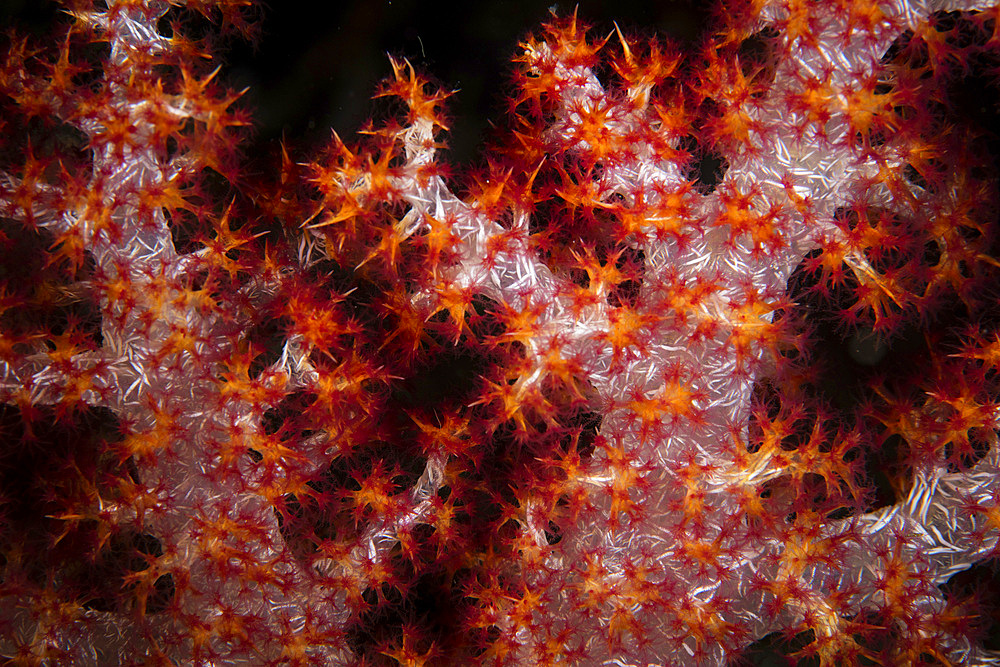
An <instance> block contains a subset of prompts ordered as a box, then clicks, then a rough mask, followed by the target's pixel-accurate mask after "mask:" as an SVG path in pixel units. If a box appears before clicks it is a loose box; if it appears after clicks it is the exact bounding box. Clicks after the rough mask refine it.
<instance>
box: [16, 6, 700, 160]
mask: <svg viewBox="0 0 1000 667" xmlns="http://www.w3.org/2000/svg"><path fill="white" fill-rule="evenodd" d="M707 4H709V3H706V2H701V1H699V0H691V1H690V2H685V1H683V0H682V1H679V2H650V1H649V0H645V1H640V0H613V1H608V0H582V1H581V2H580V3H579V5H578V6H577V7H578V9H577V12H578V16H579V18H580V19H581V20H583V21H585V22H587V23H589V24H591V25H593V26H594V30H593V34H594V35H595V36H597V35H600V36H604V35H607V34H608V33H609V32H611V31H612V30H614V22H617V24H618V25H619V26H620V28H621V29H622V31H623V32H624V33H625V34H627V35H635V34H647V35H652V34H658V35H660V36H669V37H671V38H673V39H675V40H678V41H680V42H689V43H690V42H693V41H695V40H696V39H697V38H698V35H699V34H700V33H701V31H702V30H704V27H705V25H706V23H707V21H708V14H707V9H706V5H707ZM307 6H308V7H309V8H308V10H307V9H304V8H305V7H307ZM550 8H552V9H553V10H555V11H556V12H557V14H558V15H560V16H564V15H567V14H570V13H572V12H573V9H574V5H573V4H569V3H560V4H553V2H552V0H498V1H495V2H463V3H458V2H436V1H433V0H345V1H343V2H336V1H334V2H327V3H322V2H320V3H304V2H301V1H300V0H285V1H283V2H282V1H280V0H272V1H271V2H269V3H267V4H265V5H262V6H261V7H260V10H259V14H260V19H261V20H260V21H259V26H260V34H259V36H258V39H257V41H256V45H255V46H254V45H251V44H248V43H246V42H241V41H240V40H237V39H231V40H228V42H226V43H223V44H220V45H218V46H221V47H222V48H221V49H217V51H220V50H221V53H218V62H219V63H221V64H222V65H223V70H222V71H221V72H220V75H219V76H220V77H224V79H225V81H226V82H227V83H228V85H230V86H231V87H233V88H236V89H243V88H247V87H248V88H249V90H248V92H247V93H246V95H245V97H244V102H245V103H246V105H247V106H249V107H250V108H251V109H253V110H254V118H255V121H256V126H257V131H256V134H255V135H254V144H251V145H250V146H247V148H248V149H249V150H250V151H253V150H255V149H257V148H265V147H266V146H272V147H273V146H274V145H275V144H276V142H277V140H278V139H280V138H281V137H282V136H284V137H285V138H286V140H287V141H288V142H289V143H290V144H291V145H292V146H293V147H295V148H296V149H297V150H298V151H301V150H305V152H306V153H309V152H310V149H311V148H312V147H314V146H315V148H316V149H318V148H319V147H320V146H322V145H323V144H325V143H327V142H328V140H329V137H330V130H331V129H334V130H336V131H337V132H338V133H339V134H340V135H341V137H343V138H344V139H345V140H348V141H349V140H350V139H351V138H352V137H353V135H354V132H355V131H356V130H357V129H358V128H359V127H360V126H361V125H362V124H363V123H364V121H365V120H366V119H367V117H368V115H369V114H370V112H371V103H370V100H371V95H372V93H373V92H374V91H375V89H376V87H377V85H378V82H379V81H380V80H382V79H383V78H385V77H386V76H388V75H389V74H390V72H391V69H390V66H389V60H388V57H387V54H391V55H393V56H396V57H405V58H408V59H409V60H410V62H411V63H412V64H413V65H414V66H415V67H417V68H418V70H419V71H420V72H421V73H423V74H424V75H427V76H429V77H431V79H432V81H434V82H435V83H437V84H439V85H440V86H441V87H443V88H446V89H451V90H455V89H457V90H458V92H457V93H456V94H455V95H454V96H452V97H451V98H450V99H449V102H448V111H449V116H450V117H451V119H452V127H451V132H450V134H449V137H448V139H447V141H448V144H449V147H450V160H449V161H450V162H451V163H452V164H453V165H455V166H458V165H461V164H463V163H467V162H469V161H472V160H474V158H475V150H476V147H477V146H479V145H480V144H481V142H482V139H483V137H484V134H485V132H486V131H487V129H488V121H489V120H490V119H496V118H498V117H500V116H501V115H502V114H503V109H504V101H503V96H504V93H505V91H507V90H508V89H509V86H508V82H509V74H510V71H511V64H510V60H511V58H512V57H514V56H515V55H517V53H518V49H517V44H518V42H519V41H521V40H523V39H525V38H526V37H527V36H528V35H529V33H530V32H531V31H535V32H536V33H537V30H538V27H539V25H540V24H541V23H542V22H543V21H545V20H546V19H548V18H550V17H551V13H550ZM57 20H62V18H61V16H60V10H59V5H58V4H57V3H56V2H54V1H53V0H0V26H4V27H6V26H17V27H18V29H19V30H20V31H22V32H23V31H27V32H34V33H36V34H38V35H39V36H42V37H44V36H46V35H47V34H48V33H49V31H50V30H51V26H52V24H53V22H54V21H57ZM203 29H204V28H203V27H198V26H194V27H193V30H195V31H198V30H203Z"/></svg>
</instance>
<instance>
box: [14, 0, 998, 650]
mask: <svg viewBox="0 0 1000 667" xmlns="http://www.w3.org/2000/svg"><path fill="white" fill-rule="evenodd" d="M244 4H245V3H242V2H219V3H191V8H192V9H194V10H197V11H202V12H205V13H206V14H207V15H210V16H220V15H221V16H222V17H223V18H224V19H225V23H226V24H227V25H236V26H238V27H242V26H244V25H245V24H243V23H242V22H241V18H240V17H241V13H240V9H241V7H242V5H244ZM985 4H986V3H972V2H969V3H961V2H952V3H948V4H947V5H946V6H943V5H939V4H937V3H934V4H932V3H927V4H921V3H909V4H901V3H886V4H881V5H878V4H875V3H868V2H864V1H858V2H850V1H846V2H830V3H805V2H788V3H763V2H761V3H753V6H752V7H751V6H746V7H742V6H741V7H740V9H739V11H736V10H733V9H731V8H730V9H729V10H728V12H729V13H725V12H722V13H720V16H719V22H718V26H717V27H718V29H717V31H716V32H714V33H713V37H712V40H711V41H709V42H706V44H705V45H704V46H703V47H702V48H701V49H700V50H699V51H698V52H697V53H695V54H689V55H687V56H684V55H683V54H681V53H680V52H679V51H677V50H675V49H674V48H673V47H670V46H664V45H662V44H658V43H656V42H643V41H640V40H634V39H629V38H626V37H625V36H624V35H622V34H621V33H620V32H617V34H612V35H611V36H610V37H609V38H607V39H605V40H594V39H593V38H592V37H588V36H587V35H586V31H585V30H584V28H583V26H581V25H580V23H579V22H578V21H577V20H576V18H575V17H571V18H567V19H556V20H554V21H553V22H552V23H551V24H550V25H548V26H546V28H545V31H544V34H543V37H542V38H541V39H538V40H534V39H533V40H530V41H529V42H527V43H526V44H524V45H523V47H524V50H523V55H522V56H521V57H520V58H519V59H518V61H519V64H520V68H521V69H520V74H519V75H518V79H517V81H516V84H517V91H518V92H517V93H516V96H515V98H514V99H512V100H511V103H512V110H513V113H512V117H511V120H510V124H509V126H508V127H507V128H505V130H504V133H502V136H503V139H501V140H500V141H498V142H497V145H496V146H495V147H494V148H493V149H492V152H490V153H488V155H489V157H488V160H487V164H486V166H485V167H484V168H483V169H482V170H480V171H479V172H477V173H476V174H475V175H473V176H472V177H470V179H469V180H468V182H466V183H465V184H464V185H462V186H460V187H455V186H450V185H449V183H454V182H455V181H454V180H452V181H449V180H448V179H447V178H446V173H445V170H444V168H443V166H442V165H441V164H440V163H439V162H438V159H439V158H438V153H439V151H440V149H441V143H440V142H441V136H440V135H441V133H442V130H444V129H446V121H445V119H444V116H443V114H442V103H443V101H444V99H445V97H446V95H444V94H442V93H439V92H432V91H431V90H430V86H429V85H428V84H427V83H426V82H425V81H424V80H423V79H421V78H420V77H419V76H418V75H417V74H416V73H415V72H414V71H413V69H412V68H411V67H410V66H409V64H408V63H405V62H397V61H393V63H392V65H393V69H394V76H393V78H392V79H390V80H389V82H388V83H387V84H386V85H385V87H384V89H383V90H382V91H381V93H380V94H381V95H382V96H385V97H392V98H399V99H401V100H402V101H403V102H404V106H405V110H406V113H405V115H404V117H402V118H400V119H398V120H396V121H389V122H387V123H386V124H384V125H382V126H377V127H376V126H372V127H369V128H366V130H365V139H364V141H363V142H362V144H361V145H360V146H358V147H350V146H347V145H345V144H343V143H342V142H341V141H340V140H339V139H336V138H335V140H334V142H333V145H332V146H331V147H330V148H329V150H328V151H327V153H326V155H325V156H324V158H322V159H321V160H320V161H319V162H318V163H316V164H312V165H308V166H307V167H308V169H307V171H308V175H307V176H306V177H305V180H303V181H296V180H295V179H296V178H302V177H301V175H299V174H298V170H299V167H296V166H295V165H294V164H293V161H292V159H291V158H288V157H287V156H285V160H284V171H283V173H282V175H281V179H280V183H279V184H278V185H275V186H272V187H265V186H260V189H259V190H258V191H256V192H255V193H254V196H253V197H247V196H244V195H245V193H241V192H240V190H241V187H242V183H243V178H242V176H241V175H240V174H239V172H238V170H237V169H236V167H235V166H234V165H235V164H236V163H235V161H234V156H233V152H232V143H233V141H234V137H235V136H236V135H235V134H234V130H235V129H236V128H238V127H239V126H240V125H242V124H243V123H244V120H243V119H242V117H241V116H240V115H239V114H238V113H236V112H235V111H234V110H233V102H234V101H235V99H236V97H235V96H232V95H229V94H227V93H225V92H223V91H220V90H218V89H217V87H216V85H215V84H214V83H213V81H212V75H211V74H210V73H207V72H203V71H201V69H200V68H201V67H202V62H201V61H202V59H203V54H202V51H201V45H199V44H197V43H195V42H189V41H185V40H183V39H182V38H181V37H180V36H179V34H177V35H175V36H173V37H169V38H168V37H165V36H163V34H162V33H163V32H164V29H163V25H164V23H163V21H162V20H161V18H162V17H163V16H164V15H165V14H166V13H167V9H168V6H167V5H166V4H164V3H159V2H154V1H152V0H150V1H148V2H135V1H131V2H124V1H123V2H110V3H109V5H110V8H108V9H106V10H103V11H93V12H83V11H75V12H74V16H75V18H76V20H77V26H76V28H75V33H74V35H71V38H69V39H67V40H66V41H65V43H64V46H63V47H62V49H61V51H60V52H59V54H58V55H57V56H56V57H55V58H53V59H52V60H51V61H46V60H44V59H43V58H40V57H38V56H37V55H36V54H35V53H34V52H32V51H31V50H30V48H29V47H28V46H27V45H26V43H25V42H21V41H18V40H13V41H12V42H11V45H10V46H9V52H8V57H7V62H6V64H5V65H4V66H3V68H2V69H0V73H2V78H0V90H2V92H3V95H4V96H5V101H4V105H5V106H4V110H5V116H9V117H10V118H11V120H10V122H9V125H10V127H12V128H14V129H17V130H23V131H24V132H25V133H27V134H28V135H29V136H30V137H31V139H30V140H29V141H28V142H27V144H25V145H24V146H22V147H21V148H22V149H23V150H22V151H20V153H22V154H18V152H17V151H13V150H11V149H10V148H9V147H5V148H4V152H3V159H4V165H3V167H4V168H5V169H6V171H4V172H2V173H0V214H2V216H3V220H2V224H3V228H2V231H3V236H4V239H5V245H6V252H7V256H5V257H4V259H3V263H4V272H3V274H2V277H3V279H4V284H3V285H4V286H3V290H2V291H0V324H2V327H3V329H2V333H3V339H2V340H3V344H2V345H0V359H2V364H3V366H2V385H0V398H2V401H3V403H4V406H3V411H2V412H0V426H2V428H3V429H4V437H5V438H6V440H5V442H4V444H3V445H2V447H3V448H4V449H3V450H2V451H3V456H4V458H3V460H2V463H0V465H2V466H3V481H4V487H5V488H3V489H2V490H0V508H2V510H0V521H2V525H3V528H4V533H5V535H6V537H3V538H2V539H0V547H2V552H0V566H2V568H3V569H2V577H0V594H2V598H0V655H2V656H3V657H4V658H5V659H9V660H12V661H13V662H14V664H74V665H85V664H95V665H97V664H110V663H114V664H152V663H156V664H200V665H221V664H248V665H251V664H252V665H260V664H274V665H279V664H280V665H285V664H288V665H305V664H318V665H326V664H366V665H382V664H387V665H392V664H400V665H421V664H428V665H431V664H480V663H482V664H516V665H529V664H530V665H534V664H539V665H545V664H573V665H591V664H593V665H597V664H618V665H649V664H724V663H725V662H726V660H727V659H736V658H737V656H739V654H740V652H741V651H743V650H745V649H746V648H747V646H748V645H750V644H751V643H752V642H755V640H760V639H761V638H763V637H765V636H766V635H768V633H771V632H774V631H779V630H780V631H784V632H786V634H787V635H788V636H789V637H791V636H795V637H796V641H797V648H796V649H795V650H798V651H799V655H802V656H815V657H816V658H818V659H819V662H820V664H831V665H832V664H854V663H857V664H916V663H921V662H927V663H933V664H989V663H990V662H991V660H995V659H996V656H995V655H993V654H991V653H990V651H988V650H987V647H986V646H985V645H984V644H983V643H982V642H981V641H979V639H978V638H977V636H976V634H975V631H974V630H975V625H974V623H973V622H972V621H970V620H969V619H971V618H973V617H974V616H975V615H976V613H977V611H978V608H977V607H975V606H969V605H968V604H967V602H966V601H965V600H964V599H957V598H956V596H953V595H946V593H945V591H946V589H947V586H945V585H944V584H945V582H947V581H948V580H949V579H950V578H951V577H952V576H953V575H954V574H955V573H957V572H961V571H963V570H966V569H968V568H969V567H970V566H972V565H973V564H975V563H976V562H978V561H981V560H984V559H987V558H991V557H993V554H994V551H995V548H996V545H997V531H998V528H1000V509H998V503H997V477H996V473H997V464H998V459H997V457H998V452H997V447H996V444H997V442H996V440H997V438H996V432H995V427H996V400H995V396H996V389H997V387H996V386H995V385H996V378H995V370H994V369H993V366H994V364H995V363H996V360H997V351H996V348H997V342H996V341H997V340H1000V337H998V336H997V332H996V331H995V330H994V328H993V327H995V325H994V324H991V322H992V321H993V320H995V319H996V318H995V316H991V314H990V313H991V311H995V299H996V292H995V291H992V292H991V291H990V285H995V284H996V278H997V266H998V262H997V260H995V259H994V258H993V256H992V253H993V252H994V249H993V248H992V245H991V244H993V243H994V242H995V238H994V236H995V233H996V231H995V224H993V223H995V217H996V215H997V208H996V203H997V202H996V185H997V183H996V178H995V174H994V173H991V172H990V169H989V166H990V165H989V163H988V157H984V154H983V150H981V149H980V148H978V147H977V146H978V144H977V142H978V141H979V139H978V135H976V134H975V132H976V130H975V129H970V127H973V126H974V122H973V121H969V120H968V119H965V120H961V119H958V118H952V117H951V116H949V115H948V113H949V111H950V108H949V106H948V105H949V104H950V102H949V100H950V99H952V97H954V96H955V95H957V94H958V93H956V91H955V90H953V89H951V88H949V87H948V85H947V83H946V82H947V81H954V80H961V79H960V74H965V75H967V74H968V71H967V70H971V69H974V68H975V67H976V65H977V64H982V63H983V62H986V63H988V64H989V63H992V67H993V68H994V70H989V73H990V74H991V75H992V74H993V72H994V71H995V66H996V64H997V60H996V59H995V56H992V55H991V54H994V53H995V51H996V49H997V43H996V40H995V38H994V35H993V31H994V30H995V28H996V11H995V10H992V9H988V8H987V7H986V6H985ZM973 7H978V8H979V9H980V10H982V11H972V9H973ZM945 10H947V11H945ZM957 10H962V11H961V12H958V11H957ZM174 32H177V33H179V30H175V31H174ZM81 35H83V36H86V37H94V36H96V37H99V38H100V40H101V41H98V42H97V43H104V44H105V45H106V46H107V47H108V48H107V49H106V51H104V52H101V53H100V56H99V58H100V59H101V60H100V72H101V76H100V77H97V78H93V75H92V73H91V78H90V79H87V74H86V72H87V65H86V63H84V64H83V65H81V66H79V67H78V66H77V65H75V64H74V63H75V61H74V60H73V57H74V55H73V53H71V50H72V47H73V45H75V44H77V41H75V40H77V39H78V38H79V37H80V36H81ZM611 53H614V55H609V54H611ZM991 57H992V58H994V59H993V60H990V58H991ZM45 63H49V64H48V65H46V64H45ZM92 65H93V63H91V66H92ZM597 72H607V76H606V79H607V80H606V81H604V82H602V81H601V80H599V78H598V74H597ZM949 77H951V78H949ZM967 80H968V79H967ZM986 83H987V84H989V85H992V82H989V81H987V82H986ZM46 119H47V120H46ZM51 119H58V120H56V121H52V120H51ZM5 120H6V119H5ZM42 120H46V122H48V123H49V124H48V125H46V124H45V123H41V121H42ZM53 127H56V130H58V132H57V131H53V130H52V128H53ZM46 130H47V131H49V132H50V135H55V136H56V137H57V139H56V140H55V142H56V144H57V145H58V143H59V139H58V135H59V132H61V133H62V136H63V138H62V141H65V142H67V143H72V142H73V141H74V140H75V141H76V142H77V144H78V145H77V146H76V152H75V153H74V152H73V150H70V149H64V151H63V153H58V152H56V153H53V152H52V149H51V144H47V145H48V146H49V147H48V148H46V147H44V146H43V145H37V146H36V145H35V143H37V137H38V136H40V133H42V132H43V131H46ZM66 137H70V138H69V139H67V138H66ZM16 145H17V144H14V143H11V144H10V146H16ZM46 151H48V152H46ZM705 156H709V157H714V158H716V160H717V162H718V164H719V166H718V170H717V171H718V173H713V172H712V168H711V166H710V162H711V161H710V160H702V161H701V170H700V171H699V169H698V168H696V163H697V161H698V160H701V159H702V158H704V157H705ZM300 166H301V165H300ZM994 171H995V170H994ZM213 174H214V175H215V176H214V178H216V180H219V179H218V176H219V175H223V176H225V177H227V178H232V179H233V180H234V183H235V184H234V186H233V188H232V191H231V193H234V194H231V195H229V196H227V197H226V198H223V199H222V200H220V201H213V196H214V195H213V194H212V186H211V184H210V181H211V180H212V178H213ZM243 189H246V188H243ZM230 197H231V199H230ZM274 220H277V221H278V224H270V222H273V221H274ZM15 253H16V254H17V255H18V257H13V256H12V255H13V254H15ZM20 255H24V257H23V261H22V258H21V257H20ZM991 300H992V301H991ZM67 303H68V304H75V305H73V306H72V307H69V306H65V304H67ZM80 304H83V305H80ZM86 304H90V306H89V308H91V311H88V310H87V308H88V306H87V305H86ZM53 313H56V314H53ZM88 313H90V320H88V316H87V314H88ZM822 313H826V314H828V315H831V317H830V318H829V319H823V317H822V316H821V314H822ZM991 317H992V319H991ZM947 318H957V319H958V320H959V321H960V322H959V323H960V324H961V325H963V326H964V327H965V328H964V329H963V330H962V331H960V332H957V333H956V332H949V333H945V334H938V333H935V332H936V331H937V329H934V328H933V327H931V326H930V324H929V323H933V322H934V321H935V320H941V319H947ZM88 321H89V325H88ZM94 321H99V323H100V324H99V326H95V325H94ZM953 328H957V327H953ZM914 331H917V332H918V335H916V336H914V334H913V332H914ZM838 335H839V336H840V337H841V339H842V340H846V341H848V342H849V343H850V344H852V345H854V346H855V347H857V348H861V347H863V346H864V345H865V344H866V341H868V340H869V339H874V340H876V341H879V342H876V343H874V344H872V345H871V346H870V347H871V348H872V349H871V350H869V353H870V354H872V355H873V356H874V357H876V358H877V357H879V356H880V355H884V354H886V348H892V347H893V342H894V341H896V342H897V344H896V345H895V349H896V351H895V352H892V351H890V352H889V353H888V354H889V356H890V357H892V356H893V355H894V354H895V355H896V357H899V354H900V353H899V352H898V348H899V347H901V345H900V344H898V341H900V340H909V339H913V338H918V339H923V340H922V342H920V343H916V344H915V345H916V346H917V349H918V353H917V354H918V356H919V355H921V354H922V355H923V356H924V357H925V363H926V367H925V368H923V369H921V370H920V372H919V373H917V374H914V371H913V369H912V368H902V367H900V366H899V365H898V364H897V366H894V367H892V370H893V372H895V373H898V376H896V377H881V376H875V375H873V376H872V377H870V378H868V379H866V384H865V390H864V392H862V393H861V394H859V395H860V396H861V397H860V398H859V397H858V396H859V395H853V396H849V397H848V398H847V399H843V397H842V394H848V393H849V392H847V391H846V390H845V391H841V393H840V394H838V393H837V389H836V388H834V389H831V388H830V387H829V385H831V384H836V383H837V379H836V377H837V376H836V375H835V374H833V375H832V374H831V370H830V368H829V367H830V366H831V364H834V365H835V363H836V362H831V361H830V360H828V359H827V360H824V359H823V351H822V348H821V346H820V345H819V344H818V341H824V340H828V339H834V338H836V337H837V336H838ZM949 336H950V337H949ZM921 345H923V347H921ZM859 354H861V353H860V352H859ZM907 358H908V359H909V358H910V357H907ZM442 360H443V361H442ZM871 363H877V360H873V361H872V362H871ZM834 370H836V369H834ZM831 378H834V379H833V380H831ZM865 392H867V393H865ZM845 400H846V401H847V404H848V405H850V407H845ZM852 403H853V404H852ZM95 422H96V425H95ZM893 447H895V448H896V449H897V450H904V451H902V453H899V454H898V455H897V456H896V457H895V458H893V457H892V456H891V455H890V454H889V453H887V452H889V451H890V450H891V449H892V448H893ZM878 461H889V463H891V464H892V465H888V464H887V465H888V467H889V468H893V466H895V467H894V468H893V469H892V470H890V471H889V472H885V471H883V470H878V469H877V468H878ZM873 462H874V463H873ZM879 480H882V481H884V482H885V484H883V485H882V486H889V487H893V488H892V489H891V490H889V491H886V490H885V489H881V490H880V489H879V488H878V487H879ZM935 661H936V662H935Z"/></svg>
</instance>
